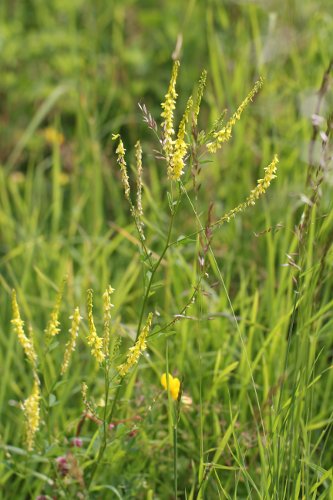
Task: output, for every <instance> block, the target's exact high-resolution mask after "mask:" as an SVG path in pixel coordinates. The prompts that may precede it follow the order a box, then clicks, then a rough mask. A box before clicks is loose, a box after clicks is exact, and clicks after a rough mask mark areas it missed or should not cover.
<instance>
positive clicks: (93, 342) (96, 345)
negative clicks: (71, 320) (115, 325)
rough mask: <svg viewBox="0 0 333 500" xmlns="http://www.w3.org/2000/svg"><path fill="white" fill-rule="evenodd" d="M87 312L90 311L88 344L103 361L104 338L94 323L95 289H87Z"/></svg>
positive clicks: (95, 356) (94, 354) (97, 357)
mask: <svg viewBox="0 0 333 500" xmlns="http://www.w3.org/2000/svg"><path fill="white" fill-rule="evenodd" d="M87 313H88V330H89V333H88V336H87V342H88V345H89V346H90V351H91V354H92V355H93V356H94V358H96V359H97V361H98V362H99V363H102V361H104V357H105V356H104V352H103V339H101V338H100V337H98V335H97V332H96V328H95V323H94V317H93V291H92V290H88V291H87Z"/></svg>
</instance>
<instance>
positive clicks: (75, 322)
mask: <svg viewBox="0 0 333 500" xmlns="http://www.w3.org/2000/svg"><path fill="white" fill-rule="evenodd" d="M70 319H71V320H72V324H71V328H70V330H69V341H68V342H67V343H66V350H65V354H64V360H63V363H62V366H61V375H64V373H66V371H67V370H68V366H69V362H70V360H71V357H72V353H73V352H74V350H75V347H76V339H77V336H78V333H79V325H80V321H81V319H82V318H81V316H80V310H79V308H78V307H77V308H76V309H75V311H74V314H73V316H71V318H70Z"/></svg>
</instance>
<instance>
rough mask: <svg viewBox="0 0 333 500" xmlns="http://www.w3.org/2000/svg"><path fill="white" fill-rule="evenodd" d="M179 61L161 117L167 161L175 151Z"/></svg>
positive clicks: (174, 67)
mask: <svg viewBox="0 0 333 500" xmlns="http://www.w3.org/2000/svg"><path fill="white" fill-rule="evenodd" d="M179 65H180V63H179V61H175V62H174V65H173V68H172V74H171V80H170V84H169V88H168V92H167V93H166V94H165V101H164V102H162V104H161V106H162V109H163V111H162V113H161V117H162V118H164V121H163V122H162V129H163V151H164V153H165V158H166V160H167V162H168V163H169V161H170V158H171V156H172V152H173V144H174V141H173V135H174V133H175V131H174V128H173V126H174V125H173V112H174V109H175V107H176V99H177V96H178V94H177V92H176V81H177V76H178V69H179Z"/></svg>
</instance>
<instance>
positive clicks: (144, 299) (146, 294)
mask: <svg viewBox="0 0 333 500" xmlns="http://www.w3.org/2000/svg"><path fill="white" fill-rule="evenodd" d="M179 202H180V196H179V198H178V200H177V204H176V207H175V208H174V210H173V211H172V212H171V217H170V223H169V229H168V234H167V239H166V242H165V246H164V248H163V250H162V253H161V255H160V257H159V259H158V261H157V262H156V264H155V265H154V267H153V269H152V272H151V275H150V278H149V281H148V285H147V289H146V292H145V295H144V298H143V303H142V307H141V313H140V319H139V323H138V329H137V333H136V339H135V341H137V339H138V337H139V335H140V331H141V326H142V321H143V315H144V312H145V309H146V305H147V302H148V297H149V293H150V289H151V286H152V284H153V280H154V276H155V273H156V271H157V269H158V268H159V266H160V264H161V262H162V260H163V257H164V255H165V254H166V252H167V250H168V248H169V244H170V238H171V232H172V226H173V221H174V218H175V214H176V212H177V208H178V206H179Z"/></svg>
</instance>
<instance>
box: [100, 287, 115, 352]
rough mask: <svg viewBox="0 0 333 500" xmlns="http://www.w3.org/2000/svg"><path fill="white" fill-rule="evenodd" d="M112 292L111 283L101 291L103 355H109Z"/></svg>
mask: <svg viewBox="0 0 333 500" xmlns="http://www.w3.org/2000/svg"><path fill="white" fill-rule="evenodd" d="M113 292H114V288H112V287H111V285H109V286H108V288H107V289H106V290H105V292H104V293H103V352H104V355H105V356H109V346H110V321H111V309H112V307H113V304H111V295H112V294H113Z"/></svg>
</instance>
